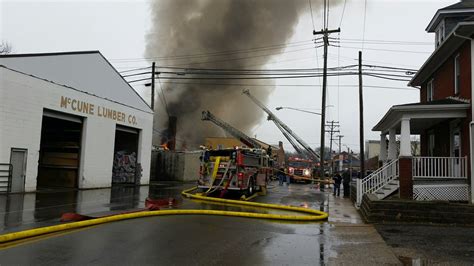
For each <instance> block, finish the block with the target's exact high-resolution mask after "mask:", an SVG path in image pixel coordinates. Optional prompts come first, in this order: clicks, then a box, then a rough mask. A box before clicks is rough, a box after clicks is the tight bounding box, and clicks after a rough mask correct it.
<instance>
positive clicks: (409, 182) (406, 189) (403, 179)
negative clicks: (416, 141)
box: [399, 157, 413, 199]
mask: <svg viewBox="0 0 474 266" xmlns="http://www.w3.org/2000/svg"><path fill="white" fill-rule="evenodd" d="M399 169H400V178H399V180H400V198H401V199H413V178H412V172H411V170H412V163H411V157H405V158H403V157H401V158H400V159H399Z"/></svg>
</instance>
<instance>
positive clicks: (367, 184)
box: [357, 159, 399, 206]
mask: <svg viewBox="0 0 474 266" xmlns="http://www.w3.org/2000/svg"><path fill="white" fill-rule="evenodd" d="M398 168H399V167H398V159H396V160H392V161H390V162H389V163H387V164H385V165H384V166H382V167H381V168H379V169H377V171H375V172H373V173H372V174H370V175H368V176H367V177H365V178H363V179H360V178H359V179H357V206H360V203H361V202H362V196H363V195H364V194H366V193H375V192H377V191H378V190H379V189H381V188H382V187H383V186H385V185H386V184H388V183H389V182H390V181H392V180H395V179H396V178H398V177H399V169H398Z"/></svg>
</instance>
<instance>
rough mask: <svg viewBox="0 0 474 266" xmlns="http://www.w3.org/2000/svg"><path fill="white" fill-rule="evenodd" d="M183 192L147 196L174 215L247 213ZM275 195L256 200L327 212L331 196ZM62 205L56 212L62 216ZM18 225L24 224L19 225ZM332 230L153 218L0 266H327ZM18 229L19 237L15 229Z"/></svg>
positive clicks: (88, 232) (49, 241)
mask: <svg viewBox="0 0 474 266" xmlns="http://www.w3.org/2000/svg"><path fill="white" fill-rule="evenodd" d="M182 189H183V187H182V186H169V187H166V186H150V188H149V197H150V198H153V199H165V198H173V199H174V202H175V203H176V204H175V206H173V208H182V209H223V210H237V211H239V210H248V209H246V208H240V207H232V206H231V207H229V206H222V205H215V204H207V203H204V202H196V201H191V200H187V199H182V198H181V197H180V196H179V193H180V192H181V190H182ZM139 192H140V191H139ZM270 194H271V196H268V197H260V198H258V200H259V201H263V202H273V203H282V204H290V205H296V206H306V207H310V208H315V209H322V210H323V209H324V208H326V210H327V207H328V202H327V198H326V195H325V194H324V193H321V192H319V191H318V190H315V189H313V188H311V186H309V185H307V186H304V185H292V186H290V188H287V187H278V186H276V187H274V188H273V189H272V192H271V193H270ZM129 196H130V195H129ZM57 197H59V194H57V195H56V198H57ZM53 198H55V197H53ZM128 199H129V200H128V201H126V202H129V203H132V204H129V205H128V206H125V205H127V204H122V205H121V206H122V207H128V208H130V207H133V208H136V207H138V206H137V205H140V203H141V202H142V199H143V197H141V196H140V195H135V196H132V197H131V198H130V197H129V198H128ZM116 203H117V202H116ZM53 205H54V204H53ZM59 205H60V204H58V208H59V209H61V211H65V209H64V208H61V207H60V206H59ZM62 205H65V206H67V207H68V208H69V209H67V208H66V209H67V210H68V211H72V210H74V209H76V210H77V209H78V208H77V206H80V205H81V203H77V204H74V206H72V205H67V204H62ZM118 205H120V204H118ZM101 206H102V207H103V205H102V204H96V205H94V204H92V205H90V206H89V207H88V208H89V210H90V211H94V210H99V211H101ZM110 206H112V205H110ZM110 206H109V211H111V210H110V209H111V208H110ZM142 206H143V205H142ZM63 207H64V206H63ZM115 207H117V205H115ZM86 209H87V208H86ZM112 209H113V208H112ZM115 209H121V208H118V207H117V208H115ZM47 210H48V211H47ZM83 210H84V208H83ZM38 211H39V212H40V213H42V214H43V218H45V219H47V218H46V216H47V215H46V214H45V212H46V211H47V212H46V213H48V214H50V215H52V216H53V215H57V210H56V209H54V208H47V209H46V210H45V209H40V210H38ZM84 211H85V210H84ZM112 211H113V210H112ZM253 211H262V210H255V209H254V210H253ZM103 213H105V211H103ZM33 216H34V215H33ZM50 218H53V217H50ZM53 220H54V219H53ZM50 222H51V223H53V222H52V221H50ZM4 226H6V225H4ZM19 226H20V227H22V226H25V225H21V223H20V225H19ZM330 226H331V225H330V224H329V223H327V222H321V223H285V222H278V221H264V220H257V219H246V218H234V217H214V216H197V215H195V216H166V217H150V218H143V219H134V220H128V221H122V222H115V223H110V224H106V225H99V226H95V227H91V228H87V229H80V230H76V231H73V232H70V233H65V234H62V235H59V236H46V237H41V238H40V240H39V241H37V240H35V241H28V242H26V243H23V244H20V245H17V246H12V247H8V248H5V249H3V250H0V262H1V264H2V265H3V264H6V265H9V264H34V265H59V264H61V265H64V264H121V265H123V264H135V265H142V264H160V265H163V264H166V265H183V264H184V265H188V264H200V265H201V264H208V265H216V264H228V265H237V264H239V265H265V264H267V265H270V264H272V265H275V264H277V265H295V264H298V265H318V264H325V263H327V262H328V256H327V255H329V254H330V246H329V245H328V244H329V243H328V242H327V240H326V239H325V232H327V231H328V230H329V229H330ZM13 228H14V229H15V231H16V230H17V228H18V227H13ZM7 229H10V230H13V229H12V228H8V227H7ZM25 254H28V255H27V256H25Z"/></svg>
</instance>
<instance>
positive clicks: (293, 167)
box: [288, 157, 314, 181]
mask: <svg viewBox="0 0 474 266" xmlns="http://www.w3.org/2000/svg"><path fill="white" fill-rule="evenodd" d="M313 165H314V162H313V161H312V160H308V159H303V158H298V157H290V158H288V173H289V174H290V177H291V179H292V180H293V181H304V180H303V179H298V177H305V178H312V177H313Z"/></svg>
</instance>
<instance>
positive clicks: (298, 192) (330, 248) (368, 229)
mask: <svg viewBox="0 0 474 266" xmlns="http://www.w3.org/2000/svg"><path fill="white" fill-rule="evenodd" d="M341 195H343V193H342V191H341ZM256 200H257V201H263V202H272V203H280V204H288V205H295V206H303V207H309V208H313V209H319V210H322V211H325V212H328V213H329V219H328V222H327V223H325V224H324V226H322V227H321V229H320V230H321V231H322V232H320V235H321V236H322V237H323V238H324V239H323V240H321V241H320V243H322V244H321V246H320V250H319V252H320V253H324V254H325V256H326V257H327V264H328V265H401V264H402V263H401V262H400V260H399V259H398V258H397V257H396V255H395V253H394V252H393V251H392V248H391V247H390V246H388V245H387V244H386V243H385V241H384V240H383V238H382V237H381V236H380V234H379V233H378V232H377V230H376V229H375V227H374V226H373V225H370V224H365V223H364V221H363V220H362V218H361V216H360V215H359V212H358V211H357V209H356V208H355V206H354V203H353V202H352V201H351V200H350V199H349V198H343V197H342V196H341V197H336V196H333V193H332V189H331V188H326V189H325V191H324V192H322V191H320V190H319V188H316V187H315V186H314V185H300V184H291V185H290V186H289V187H287V186H285V185H284V186H278V185H275V186H274V188H273V189H270V190H269V193H268V195H267V196H265V197H259V198H257V199H256Z"/></svg>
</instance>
